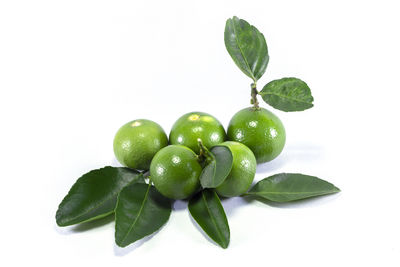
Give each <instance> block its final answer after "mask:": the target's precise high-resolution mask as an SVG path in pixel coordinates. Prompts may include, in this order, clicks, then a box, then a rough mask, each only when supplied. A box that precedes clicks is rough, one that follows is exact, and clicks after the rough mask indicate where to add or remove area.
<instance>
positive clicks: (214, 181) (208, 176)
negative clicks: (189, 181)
mask: <svg viewBox="0 0 400 267" xmlns="http://www.w3.org/2000/svg"><path fill="white" fill-rule="evenodd" d="M210 152H211V153H212V155H213V156H214V157H213V160H211V161H210V162H209V163H208V164H207V165H206V166H205V167H204V169H203V171H202V173H201V175H200V182H201V186H202V187H203V188H215V187H217V186H219V185H220V184H222V183H223V182H224V180H225V179H226V177H228V175H229V173H230V172H231V169H232V163H233V156H232V152H231V150H230V149H229V148H228V147H226V146H214V147H213V148H212V149H211V151H210Z"/></svg>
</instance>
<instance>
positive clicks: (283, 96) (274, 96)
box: [259, 78, 314, 111]
mask: <svg viewBox="0 0 400 267" xmlns="http://www.w3.org/2000/svg"><path fill="white" fill-rule="evenodd" d="M259 95H261V97H262V99H263V100H264V101H265V102H266V103H267V104H269V105H271V106H273V107H274V108H276V109H279V110H282V111H302V110H306V109H309V108H312V107H313V103H312V102H313V101H314V98H313V97H312V95H311V90H310V88H309V87H308V85H307V84H306V83H305V82H303V81H302V80H300V79H297V78H282V79H280V80H274V81H271V82H269V83H267V84H266V85H265V86H264V88H263V89H262V90H261V91H260V92H259Z"/></svg>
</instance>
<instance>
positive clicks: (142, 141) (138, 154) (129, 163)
mask: <svg viewBox="0 0 400 267" xmlns="http://www.w3.org/2000/svg"><path fill="white" fill-rule="evenodd" d="M167 145H168V138H167V135H166V134H165V132H164V130H163V129H162V128H161V126H160V125H158V124H157V123H155V122H154V121H150V120H144V119H140V120H134V121H131V122H128V123H127V124H125V125H123V126H122V127H121V128H119V130H118V132H117V133H116V135H115V137H114V154H115V157H116V158H117V160H118V161H119V162H120V163H121V164H122V165H124V166H126V167H129V168H132V169H138V170H148V169H149V167H150V162H151V160H152V158H153V157H154V155H155V154H156V153H157V152H158V151H159V150H160V149H161V148H163V147H165V146H167Z"/></svg>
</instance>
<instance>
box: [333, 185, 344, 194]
mask: <svg viewBox="0 0 400 267" xmlns="http://www.w3.org/2000/svg"><path fill="white" fill-rule="evenodd" d="M341 191H342V190H340V188H339V187H336V186H333V190H332V192H333V193H339V192H341Z"/></svg>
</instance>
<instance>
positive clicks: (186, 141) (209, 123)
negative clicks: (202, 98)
mask: <svg viewBox="0 0 400 267" xmlns="http://www.w3.org/2000/svg"><path fill="white" fill-rule="evenodd" d="M199 138H200V139H201V141H203V144H204V146H206V147H207V148H211V147H212V146H215V145H218V144H220V143H222V142H224V141H225V140H226V133H225V130H224V127H223V126H222V124H221V123H220V122H219V121H218V120H217V119H216V118H215V117H213V116H211V115H210V114H207V113H203V112H190V113H187V114H185V115H183V116H182V117H180V118H179V119H178V120H177V121H176V122H175V123H174V125H173V126H172V129H171V133H170V134H169V142H170V143H171V144H172V145H184V146H187V147H189V148H190V149H192V150H193V151H194V152H196V153H197V154H198V153H199V146H198V141H197V139H199Z"/></svg>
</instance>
